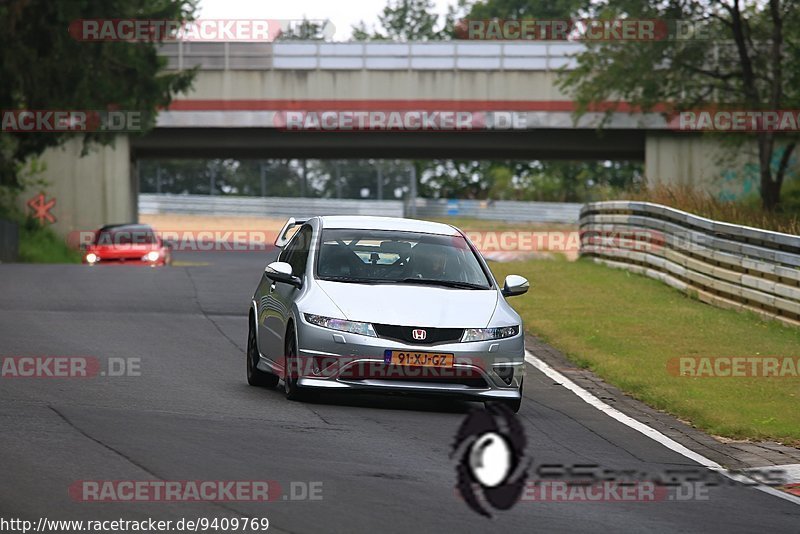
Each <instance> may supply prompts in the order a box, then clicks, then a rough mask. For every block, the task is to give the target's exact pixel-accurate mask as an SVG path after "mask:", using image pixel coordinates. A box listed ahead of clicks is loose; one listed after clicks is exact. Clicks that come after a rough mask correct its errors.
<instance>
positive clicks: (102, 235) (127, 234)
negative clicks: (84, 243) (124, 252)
mask: <svg viewBox="0 0 800 534" xmlns="http://www.w3.org/2000/svg"><path fill="white" fill-rule="evenodd" d="M157 242H158V239H157V238H156V235H155V233H154V232H153V229H152V228H150V227H146V226H134V227H127V228H110V229H105V230H100V232H99V233H98V235H97V242H96V244H97V245H152V244H154V243H157Z"/></svg>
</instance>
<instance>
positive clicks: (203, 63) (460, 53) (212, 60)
mask: <svg viewBox="0 0 800 534" xmlns="http://www.w3.org/2000/svg"><path fill="white" fill-rule="evenodd" d="M584 49H585V45H584V44H583V43H570V42H552V43H542V42H534V43H526V42H513V41H512V42H503V43H474V42H448V43H380V42H364V43H326V42H319V41H291V42H275V43H241V42H225V43H195V42H188V41H178V42H176V43H166V44H163V45H161V47H160V50H159V54H160V55H161V56H163V57H165V58H166V59H167V68H168V69H171V70H183V69H190V68H193V67H199V68H200V69H201V70H499V71H502V70H522V71H548V70H553V69H559V68H561V67H567V68H573V67H574V66H575V60H574V58H573V57H572V56H573V55H574V54H576V53H579V52H581V51H583V50H584Z"/></svg>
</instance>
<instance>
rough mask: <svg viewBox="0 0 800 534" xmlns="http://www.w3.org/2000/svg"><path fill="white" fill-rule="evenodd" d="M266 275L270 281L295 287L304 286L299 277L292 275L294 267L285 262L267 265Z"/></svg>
mask: <svg viewBox="0 0 800 534" xmlns="http://www.w3.org/2000/svg"><path fill="white" fill-rule="evenodd" d="M264 274H265V275H266V276H267V278H269V279H270V280H273V281H275V282H281V283H284V284H291V285H293V286H294V287H300V286H302V285H303V281H302V280H300V278H299V277H297V276H294V275H292V266H291V265H289V264H288V263H286V262H284V261H274V262H272V263H270V264H269V265H267V267H266V268H265V269H264Z"/></svg>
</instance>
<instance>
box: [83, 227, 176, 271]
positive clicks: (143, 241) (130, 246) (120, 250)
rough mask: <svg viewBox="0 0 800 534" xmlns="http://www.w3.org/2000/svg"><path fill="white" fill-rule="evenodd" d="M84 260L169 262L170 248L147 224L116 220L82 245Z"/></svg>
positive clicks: (158, 263)
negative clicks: (118, 222) (83, 246)
mask: <svg viewBox="0 0 800 534" xmlns="http://www.w3.org/2000/svg"><path fill="white" fill-rule="evenodd" d="M83 262H84V263H87V264H89V265H96V264H98V263H103V264H106V263H118V264H119V263H124V264H133V265H154V266H155V265H170V264H171V263H172V250H171V248H170V246H169V244H167V243H165V242H164V241H163V240H162V239H161V238H160V237H159V236H158V234H156V233H155V231H153V229H152V228H151V227H150V226H148V225H146V224H117V225H110V226H104V227H102V228H101V229H99V230H98V231H97V232H95V235H94V240H93V242H92V243H91V244H90V245H87V246H86V247H85V249H84V252H83Z"/></svg>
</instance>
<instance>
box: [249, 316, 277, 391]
mask: <svg viewBox="0 0 800 534" xmlns="http://www.w3.org/2000/svg"><path fill="white" fill-rule="evenodd" d="M249 322H250V327H249V329H248V332H247V383H248V384H250V385H251V386H261V387H268V388H274V387H275V386H277V385H278V377H277V376H276V375H274V374H272V373H267V372H265V371H262V370H261V369H259V368H258V367H257V364H258V360H259V358H260V356H259V355H258V339H256V325H255V321H254V320H253V316H252V315H251V316H250V321H249Z"/></svg>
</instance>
